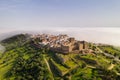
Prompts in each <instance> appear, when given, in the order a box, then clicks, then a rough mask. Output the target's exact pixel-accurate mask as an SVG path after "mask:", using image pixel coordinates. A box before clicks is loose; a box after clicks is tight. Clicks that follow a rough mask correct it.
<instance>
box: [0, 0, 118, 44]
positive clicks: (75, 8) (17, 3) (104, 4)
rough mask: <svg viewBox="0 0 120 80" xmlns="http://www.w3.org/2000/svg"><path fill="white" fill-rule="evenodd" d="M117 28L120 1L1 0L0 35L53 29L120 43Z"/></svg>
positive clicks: (94, 39)
mask: <svg viewBox="0 0 120 80" xmlns="http://www.w3.org/2000/svg"><path fill="white" fill-rule="evenodd" d="M110 27H111V28H110ZM118 27H120V0H0V34H2V33H8V32H12V31H43V32H44V31H45V32H46V31H48V32H49V31H50V32H53V33H56V32H57V33H67V34H69V35H71V36H75V37H76V38H81V39H84V40H88V41H94V42H103V43H111V44H115V45H116V44H117V45H118V44H119V45H120V43H119V42H120V28H118ZM78 36H79V37H78ZM89 36H90V37H91V38H89ZM98 36H99V37H98ZM0 38H2V37H0Z"/></svg>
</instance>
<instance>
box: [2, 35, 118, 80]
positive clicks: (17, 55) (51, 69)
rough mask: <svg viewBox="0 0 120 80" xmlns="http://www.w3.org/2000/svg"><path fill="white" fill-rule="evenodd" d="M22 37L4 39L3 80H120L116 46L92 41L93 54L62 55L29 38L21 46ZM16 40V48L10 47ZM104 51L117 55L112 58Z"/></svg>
mask: <svg viewBox="0 0 120 80" xmlns="http://www.w3.org/2000/svg"><path fill="white" fill-rule="evenodd" d="M19 39H20V37H19ZM19 39H17V40H16V39H14V40H11V41H10V43H7V45H6V42H7V41H6V42H4V43H3V42H2V44H5V45H4V46H6V47H7V50H6V51H5V52H4V53H2V54H1V55H0V80H119V78H120V68H119V67H120V62H119V58H118V60H116V55H114V54H118V55H119V52H120V51H119V50H118V49H116V48H111V47H110V46H96V45H94V44H91V45H90V48H91V49H93V50H94V53H86V54H82V53H79V54H76V53H69V54H67V55H63V54H62V53H54V52H52V51H49V50H48V49H44V48H43V49H39V48H36V47H34V46H33V45H31V41H30V40H28V41H26V42H25V43H23V44H22V43H21V45H19ZM20 40H21V39H20ZM14 42H16V45H14V48H9V47H11V46H12V47H13V44H14ZM12 43H13V44H12ZM9 44H10V45H9ZM18 45H19V46H18ZM8 46H9V47H8ZM109 49H110V50H109ZM98 50H101V51H102V52H101V51H98ZM107 50H108V51H110V52H112V53H114V54H112V53H110V52H107ZM104 53H107V54H110V55H113V56H114V57H112V58H111V57H109V56H106V55H105V54H104Z"/></svg>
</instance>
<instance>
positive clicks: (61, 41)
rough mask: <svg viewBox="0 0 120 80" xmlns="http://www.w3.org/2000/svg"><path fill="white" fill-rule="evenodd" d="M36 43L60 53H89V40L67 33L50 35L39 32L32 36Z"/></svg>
mask: <svg viewBox="0 0 120 80" xmlns="http://www.w3.org/2000/svg"><path fill="white" fill-rule="evenodd" d="M31 38H32V41H33V43H34V45H35V46H36V47H38V48H43V47H46V48H49V49H50V50H51V51H54V52H58V53H64V54H67V53H71V52H75V53H80V52H84V53H89V52H91V50H90V49H88V42H86V41H78V40H75V38H74V37H69V36H67V35H61V34H60V35H49V34H39V35H32V36H31Z"/></svg>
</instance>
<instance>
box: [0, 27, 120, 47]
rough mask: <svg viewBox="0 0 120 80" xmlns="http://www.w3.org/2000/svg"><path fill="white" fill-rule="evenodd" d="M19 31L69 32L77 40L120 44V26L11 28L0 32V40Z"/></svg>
mask: <svg viewBox="0 0 120 80" xmlns="http://www.w3.org/2000/svg"><path fill="white" fill-rule="evenodd" d="M18 33H40V34H42V33H47V34H68V35H69V36H71V37H72V36H73V37H75V38H76V39H77V40H86V41H89V42H95V43H105V44H111V45H116V46H120V28H89V27H88V28H87V27H86V28H74V27H71V28H70V27H69V28H59V27H58V28H51V29H36V30H19V31H17V30H16V31H15V30H11V31H9V32H5V33H0V40H1V39H2V38H6V37H8V36H11V35H15V34H18Z"/></svg>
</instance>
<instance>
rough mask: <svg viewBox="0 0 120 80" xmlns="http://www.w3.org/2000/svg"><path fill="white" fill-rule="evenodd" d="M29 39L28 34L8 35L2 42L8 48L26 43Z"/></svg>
mask: <svg viewBox="0 0 120 80" xmlns="http://www.w3.org/2000/svg"><path fill="white" fill-rule="evenodd" d="M28 40H29V35H28V34H17V35H14V36H12V37H8V38H6V39H4V40H2V41H1V42H0V43H1V44H2V45H3V46H5V47H6V49H7V50H8V49H12V48H14V47H18V46H20V45H22V44H24V43H25V42H26V41H28Z"/></svg>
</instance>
